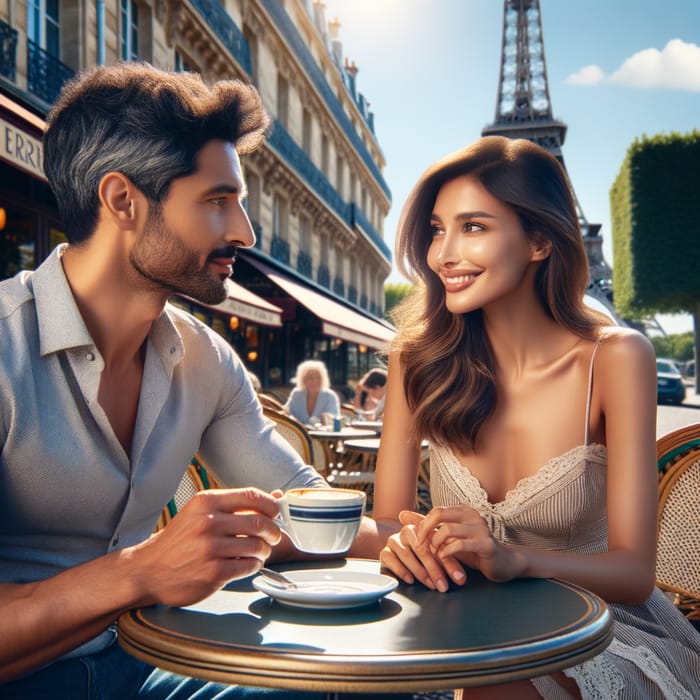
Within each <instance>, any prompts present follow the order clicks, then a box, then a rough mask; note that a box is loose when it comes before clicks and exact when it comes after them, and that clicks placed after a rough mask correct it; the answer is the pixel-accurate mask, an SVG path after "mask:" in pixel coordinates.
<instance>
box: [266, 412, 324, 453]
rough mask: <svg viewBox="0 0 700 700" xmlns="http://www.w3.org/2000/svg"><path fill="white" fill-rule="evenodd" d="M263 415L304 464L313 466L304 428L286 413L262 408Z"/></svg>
mask: <svg viewBox="0 0 700 700" xmlns="http://www.w3.org/2000/svg"><path fill="white" fill-rule="evenodd" d="M263 413H264V414H265V416H266V417H267V418H269V419H270V420H271V421H272V422H273V423H274V424H275V430H276V431H277V432H278V433H279V434H280V435H281V436H282V437H283V438H284V439H285V440H286V441H287V442H288V443H289V444H290V445H291V446H292V447H293V448H294V450H295V451H296V452H297V453H298V454H299V456H300V457H301V458H302V460H304V464H314V448H313V445H312V443H311V436H310V435H309V433H308V431H307V430H306V428H305V427H304V426H303V425H302V424H301V423H300V422H299V421H298V420H297V419H296V418H294V417H293V416H290V415H289V414H288V413H283V412H281V411H277V410H275V409H273V408H268V407H266V406H263Z"/></svg>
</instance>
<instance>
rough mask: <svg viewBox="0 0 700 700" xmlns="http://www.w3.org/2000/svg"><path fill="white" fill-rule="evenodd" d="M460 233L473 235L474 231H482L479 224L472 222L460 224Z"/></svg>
mask: <svg viewBox="0 0 700 700" xmlns="http://www.w3.org/2000/svg"><path fill="white" fill-rule="evenodd" d="M462 231H464V232H465V233H474V232H475V231H483V228H482V227H481V226H480V225H479V224H475V223H474V222H473V221H467V222H465V223H464V224H462Z"/></svg>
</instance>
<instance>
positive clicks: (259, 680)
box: [119, 559, 613, 698]
mask: <svg viewBox="0 0 700 700" xmlns="http://www.w3.org/2000/svg"><path fill="white" fill-rule="evenodd" d="M275 568H278V569H279V570H280V571H285V570H286V571H290V570H294V569H297V570H298V569H303V570H307V569H311V568H315V569H329V568H330V569H333V570H334V572H335V574H336V575H337V572H338V570H342V569H346V570H348V571H361V572H369V573H379V569H380V565H379V562H376V561H370V560H363V559H348V560H345V559H342V560H331V561H329V560H326V561H314V562H304V563H294V564H292V563H288V564H284V565H279V566H276V567H275ZM252 578H253V577H251V578H247V579H244V580H242V581H238V582H235V583H232V584H229V585H228V586H226V587H225V588H224V589H222V590H220V591H218V592H217V593H215V594H214V595H212V596H210V597H209V598H207V599H205V600H203V601H201V602H200V603H198V604H196V605H191V606H188V607H187V608H169V607H164V606H155V607H147V608H140V609H135V610H131V611H129V612H127V613H125V614H124V615H122V616H121V618H120V620H119V642H120V644H121V645H122V647H123V648H124V649H125V650H126V651H127V652H129V653H131V654H133V655H134V656H136V657H137V658H139V659H142V660H143V661H146V662H147V663H150V664H154V665H156V666H159V667H161V668H164V669H166V670H168V671H173V672H175V673H180V674H185V675H189V676H194V677H197V678H204V679H208V680H213V681H219V682H224V683H232V684H241V685H247V686H254V687H266V688H285V689H291V690H310V691H325V692H326V693H328V694H329V695H328V696H329V697H330V698H332V697H334V694H335V693H338V692H348V693H372V694H375V693H389V692H410V691H422V690H423V691H424V690H436V689H437V690H439V689H446V688H455V687H463V686H479V685H488V684H494V683H502V682H508V681H514V680H520V679H524V678H532V677H534V676H538V675H543V674H547V673H552V672H554V671H558V670H561V669H563V668H567V667H570V666H574V665H576V664H579V663H581V662H583V661H584V660H586V659H588V658H590V657H592V656H595V655H596V654H599V653H600V652H601V651H603V649H605V648H606V647H607V645H608V644H609V643H610V641H611V639H612V626H613V619H612V615H611V613H610V611H609V609H608V607H607V605H606V604H605V602H603V601H602V600H601V599H600V598H599V597H598V596H596V595H594V594H592V593H590V592H588V591H586V590H585V589H583V588H581V587H579V586H575V585H573V584H569V583H562V582H559V581H554V580H549V579H517V580H514V581H511V582H509V583H491V582H489V581H488V580H486V579H485V578H483V577H482V576H480V575H479V574H478V573H476V572H469V576H468V580H467V582H466V583H465V584H464V586H461V587H453V588H452V589H451V590H450V591H448V592H447V593H438V592H436V591H431V590H429V589H427V588H425V587H424V586H422V585H420V584H416V585H410V586H409V585H406V584H404V583H400V584H399V586H398V588H396V589H395V590H394V591H393V592H391V593H389V594H388V595H386V596H385V597H384V598H381V599H380V600H378V601H375V602H372V603H370V604H369V605H365V606H363V607H356V608H348V609H340V610H335V609H333V610H323V609H306V608H296V607H289V606H286V605H284V604H283V603H280V602H276V601H273V600H272V599H271V598H268V597H267V596H266V595H265V594H263V593H261V592H258V591H256V590H255V589H254V588H253V586H252V584H251V581H252Z"/></svg>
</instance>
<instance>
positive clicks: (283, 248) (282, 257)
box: [270, 236, 289, 265]
mask: <svg viewBox="0 0 700 700" xmlns="http://www.w3.org/2000/svg"><path fill="white" fill-rule="evenodd" d="M270 255H271V256H272V257H273V258H274V259H275V260H279V261H280V262H281V263H284V264H285V265H289V241H286V240H285V239H284V238H280V237H279V236H273V237H272V241H271V242H270Z"/></svg>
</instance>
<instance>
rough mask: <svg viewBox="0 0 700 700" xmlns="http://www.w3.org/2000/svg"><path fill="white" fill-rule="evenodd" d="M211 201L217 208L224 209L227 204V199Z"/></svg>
mask: <svg viewBox="0 0 700 700" xmlns="http://www.w3.org/2000/svg"><path fill="white" fill-rule="evenodd" d="M209 201H210V202H211V204H213V205H214V206H215V207H223V206H224V203H225V202H226V197H215V198H214V199H210V200H209Z"/></svg>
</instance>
